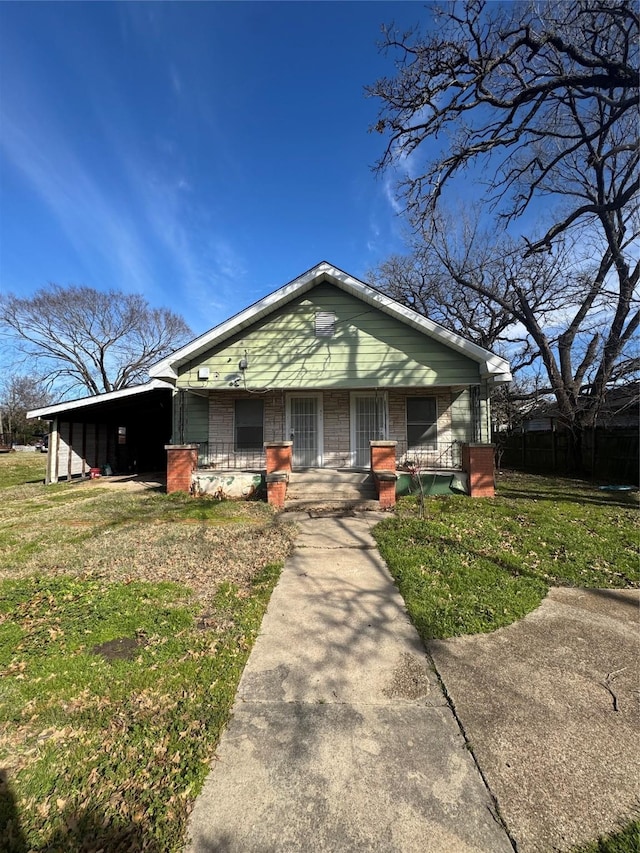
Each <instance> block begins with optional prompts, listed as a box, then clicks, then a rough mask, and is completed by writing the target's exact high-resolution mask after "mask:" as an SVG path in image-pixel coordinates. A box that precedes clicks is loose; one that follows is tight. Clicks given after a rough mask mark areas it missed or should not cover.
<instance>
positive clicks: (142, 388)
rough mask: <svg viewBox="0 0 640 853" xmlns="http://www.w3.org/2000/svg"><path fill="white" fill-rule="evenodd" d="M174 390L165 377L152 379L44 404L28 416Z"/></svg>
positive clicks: (46, 416) (67, 410)
mask: <svg viewBox="0 0 640 853" xmlns="http://www.w3.org/2000/svg"><path fill="white" fill-rule="evenodd" d="M162 389H166V390H173V385H172V384H171V383H170V382H165V381H164V380H163V379H152V380H151V381H150V382H147V383H146V384H144V385H132V386H131V387H130V388H122V389H121V390H120V391H109V392H107V393H106V394H96V395H95V396H93V397H81V398H80V399H78V400H67V401H66V402H64V403H56V405H55V406H44V407H43V408H42V409H33V410H32V411H30V412H27V418H43V419H44V420H47V419H48V418H52V417H55V416H56V415H59V414H60V413H61V412H69V411H72V410H73V409H84V408H86V407H87V406H95V405H97V404H100V403H110V402H112V401H116V400H121V399H123V398H125V397H132V396H134V395H139V394H146V393H148V392H149V391H158V390H162Z"/></svg>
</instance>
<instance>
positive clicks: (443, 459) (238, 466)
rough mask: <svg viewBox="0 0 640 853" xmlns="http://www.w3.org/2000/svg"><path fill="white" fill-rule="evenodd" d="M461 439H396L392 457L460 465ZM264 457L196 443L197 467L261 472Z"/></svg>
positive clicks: (429, 465) (431, 465) (260, 453)
mask: <svg viewBox="0 0 640 853" xmlns="http://www.w3.org/2000/svg"><path fill="white" fill-rule="evenodd" d="M461 448H462V442H460V441H450V442H438V444H436V445H420V446H417V447H407V442H406V441H398V443H397V446H396V460H397V464H398V465H400V466H401V465H403V464H406V463H409V464H416V465H418V466H419V467H420V468H452V469H456V468H457V469H460V468H461V467H462V450H461ZM265 465H266V459H265V455H264V449H263V448H257V447H256V448H253V449H237V448H236V446H235V445H234V443H233V442H225V441H215V442H210V441H201V442H198V468H211V469H219V470H230V471H234V470H245V471H253V470H257V471H261V470H263V469H264V468H265Z"/></svg>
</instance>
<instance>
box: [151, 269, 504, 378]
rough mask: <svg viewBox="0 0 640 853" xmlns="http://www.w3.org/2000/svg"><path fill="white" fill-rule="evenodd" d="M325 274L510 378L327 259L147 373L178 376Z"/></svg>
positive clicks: (491, 360)
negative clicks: (185, 364)
mask: <svg viewBox="0 0 640 853" xmlns="http://www.w3.org/2000/svg"><path fill="white" fill-rule="evenodd" d="M327 277H328V278H330V279H331V281H332V283H334V284H336V285H337V286H338V287H340V288H341V289H343V290H345V291H346V292H347V293H350V294H352V295H353V296H356V297H358V298H360V299H362V300H363V301H365V302H367V303H368V304H370V305H372V306H374V307H377V308H379V309H380V310H382V311H384V312H385V313H387V314H389V315H390V316H393V317H395V318H396V319H398V320H400V321H401V322H404V323H406V324H408V325H410V326H412V327H413V328H415V329H417V330H418V331H420V332H422V333H423V334H426V335H427V336H429V337H431V338H434V339H436V340H438V341H440V342H441V343H443V344H445V345H447V346H449V347H451V348H452V349H454V350H456V351H458V352H460V353H461V354H463V355H465V356H467V357H468V358H470V359H471V360H472V361H475V362H477V363H478V364H479V365H481V371H482V373H481V378H488V377H494V381H495V382H509V381H511V374H510V368H509V363H508V362H507V361H505V359H503V358H500V357H499V356H496V355H495V354H494V353H492V352H490V351H489V350H486V349H483V348H482V347H480V346H478V345H477V344H474V343H472V342H471V341H468V340H466V339H465V338H463V337H461V336H460V335H458V334H456V333H455V332H451V331H450V330H449V329H445V328H444V326H440V325H439V324H438V323H434V321H433V320H430V319H429V318H427V317H424V316H423V315H422V314H418V313H417V312H416V311H413V310H412V309H411V308H406V307H405V306H403V305H400V303H398V302H396V301H395V300H394V299H391V297H389V296H386V295H385V294H384V293H381V292H380V291H379V290H376V289H375V288H373V287H371V286H370V285H368V284H365V282H362V281H360V280H359V279H356V278H354V277H353V276H351V275H349V274H348V273H346V272H344V270H341V269H339V268H338V267H334V266H332V265H331V264H329V263H328V262H327V261H322V262H321V263H319V264H317V266H315V267H312V268H311V269H310V270H307V272H305V273H303V274H302V275H301V276H298V278H296V279H294V280H293V281H291V282H289V283H288V284H285V285H284V286H283V287H281V288H279V289H278V290H275V291H273V293H270V294H268V295H267V296H265V297H264V298H263V299H261V300H259V301H258V302H256V303H254V304H253V305H251V306H249V307H248V308H245V310H244V311H241V312H240V313H239V314H236V315H234V316H233V317H231V318H230V319H229V320H226V321H225V322H224V323H221V324H220V325H219V326H216V327H214V328H213V329H210V330H209V331H208V332H205V333H204V334H203V335H200V337H198V338H196V339H195V340H194V341H191V342H190V343H189V344H186V345H185V346H184V347H182V348H181V349H179V350H176V352H174V353H172V354H171V355H170V356H168V357H167V358H165V359H163V360H162V361H160V362H158V364H156V365H154V366H153V367H152V368H151V370H150V371H149V375H150V376H152V377H156V378H163V379H170V380H175V379H177V376H178V372H177V371H178V369H179V368H180V367H181V366H182V365H183V364H184V363H186V362H188V361H190V360H191V359H193V358H196V357H197V356H198V355H201V354H202V353H204V352H206V351H207V350H208V349H211V348H212V347H213V346H216V345H217V344H219V343H221V342H223V341H224V340H225V339H226V338H228V337H230V336H231V335H232V334H237V333H238V332H240V331H242V330H243V329H245V328H247V327H248V326H250V325H252V324H253V323H256V322H257V321H258V320H261V319H262V318H263V317H265V316H267V315H268V314H270V313H272V312H273V311H275V310H276V309H278V308H280V307H281V306H282V305H285V304H287V302H290V301H291V300H292V299H294V298H295V297H296V296H299V295H301V294H303V293H305V292H307V291H308V290H311V288H312V287H314V285H315V284H316V283H317V282H318V281H319V280H320V279H323V280H324V279H325V278H327ZM498 376H504V377H506V376H508V378H503V379H498V378H497V377H498Z"/></svg>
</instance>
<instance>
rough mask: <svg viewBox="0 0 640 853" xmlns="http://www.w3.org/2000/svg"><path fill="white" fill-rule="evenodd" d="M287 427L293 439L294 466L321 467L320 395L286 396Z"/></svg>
mask: <svg viewBox="0 0 640 853" xmlns="http://www.w3.org/2000/svg"><path fill="white" fill-rule="evenodd" d="M287 402H288V406H287V428H288V433H289V438H290V439H291V440H292V441H293V467H294V468H321V467H322V397H321V396H320V395H318V394H305V395H296V396H295V397H294V396H291V397H289V398H288V401H287Z"/></svg>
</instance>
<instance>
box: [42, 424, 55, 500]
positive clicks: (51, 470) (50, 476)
mask: <svg viewBox="0 0 640 853" xmlns="http://www.w3.org/2000/svg"><path fill="white" fill-rule="evenodd" d="M58 439H59V437H58V418H54V419H53V420H52V421H51V423H50V424H49V449H48V451H47V475H46V477H45V481H44V482H45V485H47V486H49V485H51V483H57V482H58V443H59V440H58Z"/></svg>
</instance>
